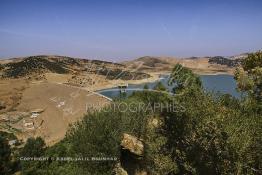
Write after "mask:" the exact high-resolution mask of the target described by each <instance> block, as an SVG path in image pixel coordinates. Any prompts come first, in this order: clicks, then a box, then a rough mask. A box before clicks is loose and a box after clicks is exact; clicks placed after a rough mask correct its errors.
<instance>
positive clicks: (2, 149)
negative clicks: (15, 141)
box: [0, 135, 11, 175]
mask: <svg viewBox="0 0 262 175" xmlns="http://www.w3.org/2000/svg"><path fill="white" fill-rule="evenodd" d="M10 168H11V148H10V146H9V145H8V141H7V139H6V138H5V137H3V136H2V135H0V174H3V175H5V174H10V171H11V170H10Z"/></svg>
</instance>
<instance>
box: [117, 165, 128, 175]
mask: <svg viewBox="0 0 262 175" xmlns="http://www.w3.org/2000/svg"><path fill="white" fill-rule="evenodd" d="M115 175H128V173H127V172H126V170H124V168H122V167H121V165H120V163H118V164H117V165H116V167H115Z"/></svg>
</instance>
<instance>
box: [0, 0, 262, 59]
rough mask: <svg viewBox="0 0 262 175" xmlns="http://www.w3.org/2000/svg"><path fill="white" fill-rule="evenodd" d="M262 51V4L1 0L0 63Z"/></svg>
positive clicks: (251, 0)
mask: <svg viewBox="0 0 262 175" xmlns="http://www.w3.org/2000/svg"><path fill="white" fill-rule="evenodd" d="M261 48H262V0H180V1H178V0H170V1H169V0H93V1H90V0H86V1H84V0H83V1H73V0H71V1H66V0H50V1H49V0H43V1H40V0H31V1H29V0H23V1H22V0H0V58H8V57H16V56H28V55H38V54H56V55H67V56H75V57H82V58H95V59H106V60H115V61H118V60H123V59H130V58H135V57H139V56H144V55H155V56H180V57H187V56H205V55H210V56H212V55H225V56H226V55H234V54H239V53H242V52H247V51H256V50H258V49H261Z"/></svg>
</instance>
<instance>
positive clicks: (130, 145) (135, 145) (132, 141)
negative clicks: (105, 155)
mask: <svg viewBox="0 0 262 175" xmlns="http://www.w3.org/2000/svg"><path fill="white" fill-rule="evenodd" d="M121 146H122V149H126V150H128V151H130V152H131V153H133V154H135V155H137V156H143V154H144V145H143V142H142V141H141V140H139V139H138V138H137V137H134V136H132V135H129V134H125V133H124V134H123V139H122V142H121Z"/></svg>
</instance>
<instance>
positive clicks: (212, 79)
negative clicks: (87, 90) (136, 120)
mask: <svg viewBox="0 0 262 175" xmlns="http://www.w3.org/2000/svg"><path fill="white" fill-rule="evenodd" d="M200 78H201V80H202V83H203V87H204V88H205V90H207V91H212V92H220V93H223V94H231V95H233V96H235V97H240V93H238V92H237V90H236V86H237V85H236V81H235V80H234V77H233V76H232V75H201V76H200ZM168 79H169V76H168V75H163V76H161V77H160V79H159V80H157V81H155V82H149V83H141V84H129V85H128V88H127V89H126V95H127V96H128V95H131V94H132V93H133V92H134V91H142V90H143V88H144V86H145V85H146V84H147V86H148V88H149V89H153V88H154V87H155V86H156V84H157V83H158V82H159V81H160V82H161V83H162V84H163V85H164V86H165V87H166V88H167V89H168V90H169V91H170V92H172V89H173V88H174V85H173V86H169V85H168ZM97 92H98V93H100V94H102V95H105V96H107V97H110V98H116V97H119V96H120V94H121V93H120V91H119V89H118V88H117V87H116V88H109V89H104V90H100V91H97Z"/></svg>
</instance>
